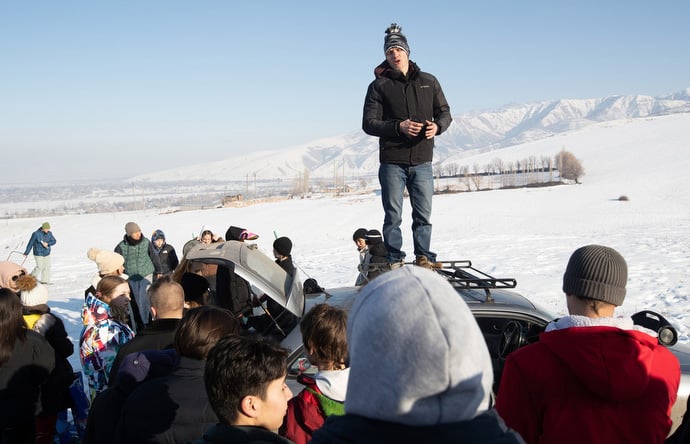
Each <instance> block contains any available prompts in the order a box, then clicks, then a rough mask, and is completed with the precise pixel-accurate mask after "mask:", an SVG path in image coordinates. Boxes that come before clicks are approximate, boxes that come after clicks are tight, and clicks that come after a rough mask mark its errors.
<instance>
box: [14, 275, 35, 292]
mask: <svg viewBox="0 0 690 444" xmlns="http://www.w3.org/2000/svg"><path fill="white" fill-rule="evenodd" d="M36 285H37V282H36V277H35V276H32V275H30V274H25V275H24V276H20V277H19V279H17V289H18V290H19V291H31V290H33V289H34V288H36Z"/></svg>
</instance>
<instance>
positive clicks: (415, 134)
mask: <svg viewBox="0 0 690 444" xmlns="http://www.w3.org/2000/svg"><path fill="white" fill-rule="evenodd" d="M383 51H384V53H385V56H386V60H384V61H383V62H382V63H381V64H380V65H379V66H377V67H376V69H374V75H375V76H376V79H375V80H374V81H373V82H371V84H370V85H369V88H368V90H367V95H366V98H365V100H364V115H363V118H362V129H363V130H364V132H365V133H367V134H369V135H371V136H376V137H378V138H379V161H380V162H381V165H380V166H379V182H380V184H381V201H382V202H383V210H384V213H385V215H384V221H383V239H384V243H385V245H386V249H387V250H388V262H389V263H390V264H391V265H392V266H395V265H398V264H400V263H402V262H403V261H404V259H405V252H404V251H402V233H401V232H400V224H401V222H402V207H403V193H404V191H405V188H407V191H408V193H409V195H410V204H411V205H412V236H413V240H414V254H415V264H417V265H420V266H423V267H425V268H438V267H440V264H438V263H437V262H436V254H435V253H433V252H432V251H431V250H430V248H431V198H432V195H433V193H434V175H433V171H432V167H431V161H432V159H433V154H434V137H435V136H437V135H439V134H441V133H443V132H444V131H445V130H447V129H448V127H449V126H450V123H451V121H452V118H451V115H450V107H449V106H448V102H447V101H446V98H445V96H444V95H443V90H442V89H441V85H440V84H439V82H438V80H436V77H434V76H433V75H431V74H429V73H426V72H422V71H421V70H420V69H419V67H418V66H417V65H416V64H415V63H414V62H412V61H411V60H410V59H409V55H410V47H409V45H408V44H407V38H406V37H405V36H404V35H403V34H402V32H401V28H400V27H399V26H398V25H397V24H396V23H393V24H391V25H390V27H388V29H386V37H385V39H384V45H383Z"/></svg>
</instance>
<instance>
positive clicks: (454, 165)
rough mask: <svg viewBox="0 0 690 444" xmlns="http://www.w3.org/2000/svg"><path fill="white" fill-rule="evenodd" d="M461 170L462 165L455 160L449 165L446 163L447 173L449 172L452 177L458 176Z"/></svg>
mask: <svg viewBox="0 0 690 444" xmlns="http://www.w3.org/2000/svg"><path fill="white" fill-rule="evenodd" d="M459 171H460V167H459V166H458V164H457V163H455V162H450V163H449V164H448V165H446V174H448V175H449V176H450V177H455V176H457V175H458V172H459Z"/></svg>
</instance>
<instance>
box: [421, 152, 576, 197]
mask: <svg viewBox="0 0 690 444" xmlns="http://www.w3.org/2000/svg"><path fill="white" fill-rule="evenodd" d="M584 174H585V170H584V167H583V166H582V162H580V160H579V159H578V158H577V157H575V155H573V154H572V153H571V152H569V151H566V150H561V151H560V152H559V153H558V154H556V156H554V157H550V156H540V157H537V156H529V157H527V158H525V159H522V160H515V161H513V160H511V161H504V160H503V159H501V158H494V159H493V160H491V162H489V163H488V164H486V165H480V164H479V163H474V164H472V165H471V166H470V165H459V164H457V163H455V162H450V163H447V164H445V165H443V164H441V162H437V163H436V164H435V165H434V176H436V177H437V178H448V177H457V178H458V180H459V181H460V182H461V183H463V184H464V185H465V187H466V188H467V190H470V189H471V188H472V187H474V189H475V190H480V189H484V188H486V187H485V186H484V183H485V182H487V181H488V182H490V184H491V185H492V186H490V188H493V184H494V183H495V182H498V184H497V186H498V187H499V188H505V187H512V186H520V185H528V184H532V183H546V182H554V181H556V179H557V177H556V175H557V176H558V180H562V179H566V180H572V181H575V183H579V180H580V178H581V177H582V176H583V175H584Z"/></svg>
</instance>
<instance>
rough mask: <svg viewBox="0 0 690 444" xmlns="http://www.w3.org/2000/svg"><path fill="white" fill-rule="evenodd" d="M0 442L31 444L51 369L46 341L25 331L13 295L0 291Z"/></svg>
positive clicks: (51, 357) (51, 356)
mask: <svg viewBox="0 0 690 444" xmlns="http://www.w3.org/2000/svg"><path fill="white" fill-rule="evenodd" d="M0 320H1V322H0V442H2V443H3V444H5V443H8V444H9V443H21V444H29V443H34V442H35V440H36V412H38V411H40V410H41V391H42V387H43V383H44V382H45V381H46V380H47V379H48V377H49V375H50V373H51V372H52V371H53V369H54V368H55V353H54V352H53V348H52V347H51V346H50V344H49V343H48V341H47V340H46V339H45V338H44V337H43V336H41V335H40V334H39V333H36V332H35V331H33V330H29V329H28V328H26V323H25V322H24V318H23V316H22V303H21V301H20V299H19V297H18V296H17V294H16V293H15V292H13V291H12V290H10V289H9V288H0Z"/></svg>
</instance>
